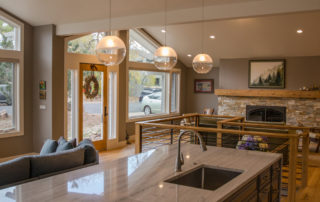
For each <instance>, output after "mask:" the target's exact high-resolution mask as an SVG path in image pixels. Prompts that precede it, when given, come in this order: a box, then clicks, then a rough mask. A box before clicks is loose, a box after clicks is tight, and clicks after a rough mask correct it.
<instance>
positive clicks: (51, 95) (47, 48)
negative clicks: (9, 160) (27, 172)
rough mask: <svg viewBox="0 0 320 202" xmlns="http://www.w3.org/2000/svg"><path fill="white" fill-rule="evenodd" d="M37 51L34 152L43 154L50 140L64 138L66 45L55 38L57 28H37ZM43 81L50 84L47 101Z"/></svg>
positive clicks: (34, 98) (34, 54)
mask: <svg viewBox="0 0 320 202" xmlns="http://www.w3.org/2000/svg"><path fill="white" fill-rule="evenodd" d="M33 47H34V49H33V50H34V53H33V65H34V72H33V78H34V79H33V91H34V96H33V113H34V120H35V121H34V122H33V150H34V151H35V152H39V151H40V149H41V147H42V145H43V143H44V141H45V140H46V139H58V138H59V137H60V136H63V125H64V121H63V117H64V116H63V109H64V103H63V101H64V97H63V95H64V67H63V57H64V55H63V50H64V48H63V47H64V41H63V39H62V38H60V37H57V36H55V26H54V25H45V26H38V27H34V34H33ZM40 80H44V81H46V85H47V99H46V100H40V99H39V81H40ZM40 105H45V106H46V109H44V110H43V109H40Z"/></svg>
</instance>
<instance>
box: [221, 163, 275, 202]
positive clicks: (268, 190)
mask: <svg viewBox="0 0 320 202" xmlns="http://www.w3.org/2000/svg"><path fill="white" fill-rule="evenodd" d="M280 185H281V161H278V162H276V163H274V164H273V165H272V166H271V167H268V168H266V169H265V170H264V171H263V172H261V173H260V174H259V175H258V176H257V177H256V178H255V179H253V180H252V181H250V182H249V183H247V184H246V185H245V186H243V187H242V188H241V189H240V190H239V191H237V192H236V193H235V194H233V195H232V196H231V197H229V198H228V199H227V200H225V201H228V202H229V201H232V202H248V201H250V202H276V201H280Z"/></svg>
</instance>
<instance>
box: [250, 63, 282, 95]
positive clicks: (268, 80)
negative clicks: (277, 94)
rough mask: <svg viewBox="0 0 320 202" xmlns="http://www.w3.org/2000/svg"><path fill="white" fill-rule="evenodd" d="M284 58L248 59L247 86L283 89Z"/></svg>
mask: <svg viewBox="0 0 320 202" xmlns="http://www.w3.org/2000/svg"><path fill="white" fill-rule="evenodd" d="M285 69H286V61H285V60H284V59H275V60H250V61H249V71H248V73H249V76H248V87H249V88H267V89H274V88H278V89H283V88H285Z"/></svg>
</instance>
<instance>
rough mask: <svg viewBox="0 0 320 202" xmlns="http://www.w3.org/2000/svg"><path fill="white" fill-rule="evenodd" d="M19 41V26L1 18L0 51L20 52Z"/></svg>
mask: <svg viewBox="0 0 320 202" xmlns="http://www.w3.org/2000/svg"><path fill="white" fill-rule="evenodd" d="M19 39H20V28H19V26H17V25H15V24H14V23H12V22H10V21H9V20H6V19H5V18H3V17H1V16H0V49H4V50H19V49H20V43H19V42H20V40H19Z"/></svg>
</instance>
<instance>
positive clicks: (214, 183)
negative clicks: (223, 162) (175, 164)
mask: <svg viewBox="0 0 320 202" xmlns="http://www.w3.org/2000/svg"><path fill="white" fill-rule="evenodd" d="M241 173H242V171H235V170H230V169H224V168H217V167H212V166H207V165H200V166H198V167H196V168H193V169H191V170H189V171H186V172H184V173H182V174H181V175H178V176H174V177H172V178H170V179H168V180H166V181H165V182H169V183H173V184H179V185H184V186H189V187H195V188H199V189H207V190H216V189H218V188H219V187H221V186H222V185H224V184H226V183H227V182H229V181H230V180H232V179H233V178H235V177H237V176H238V175H240V174H241Z"/></svg>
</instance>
